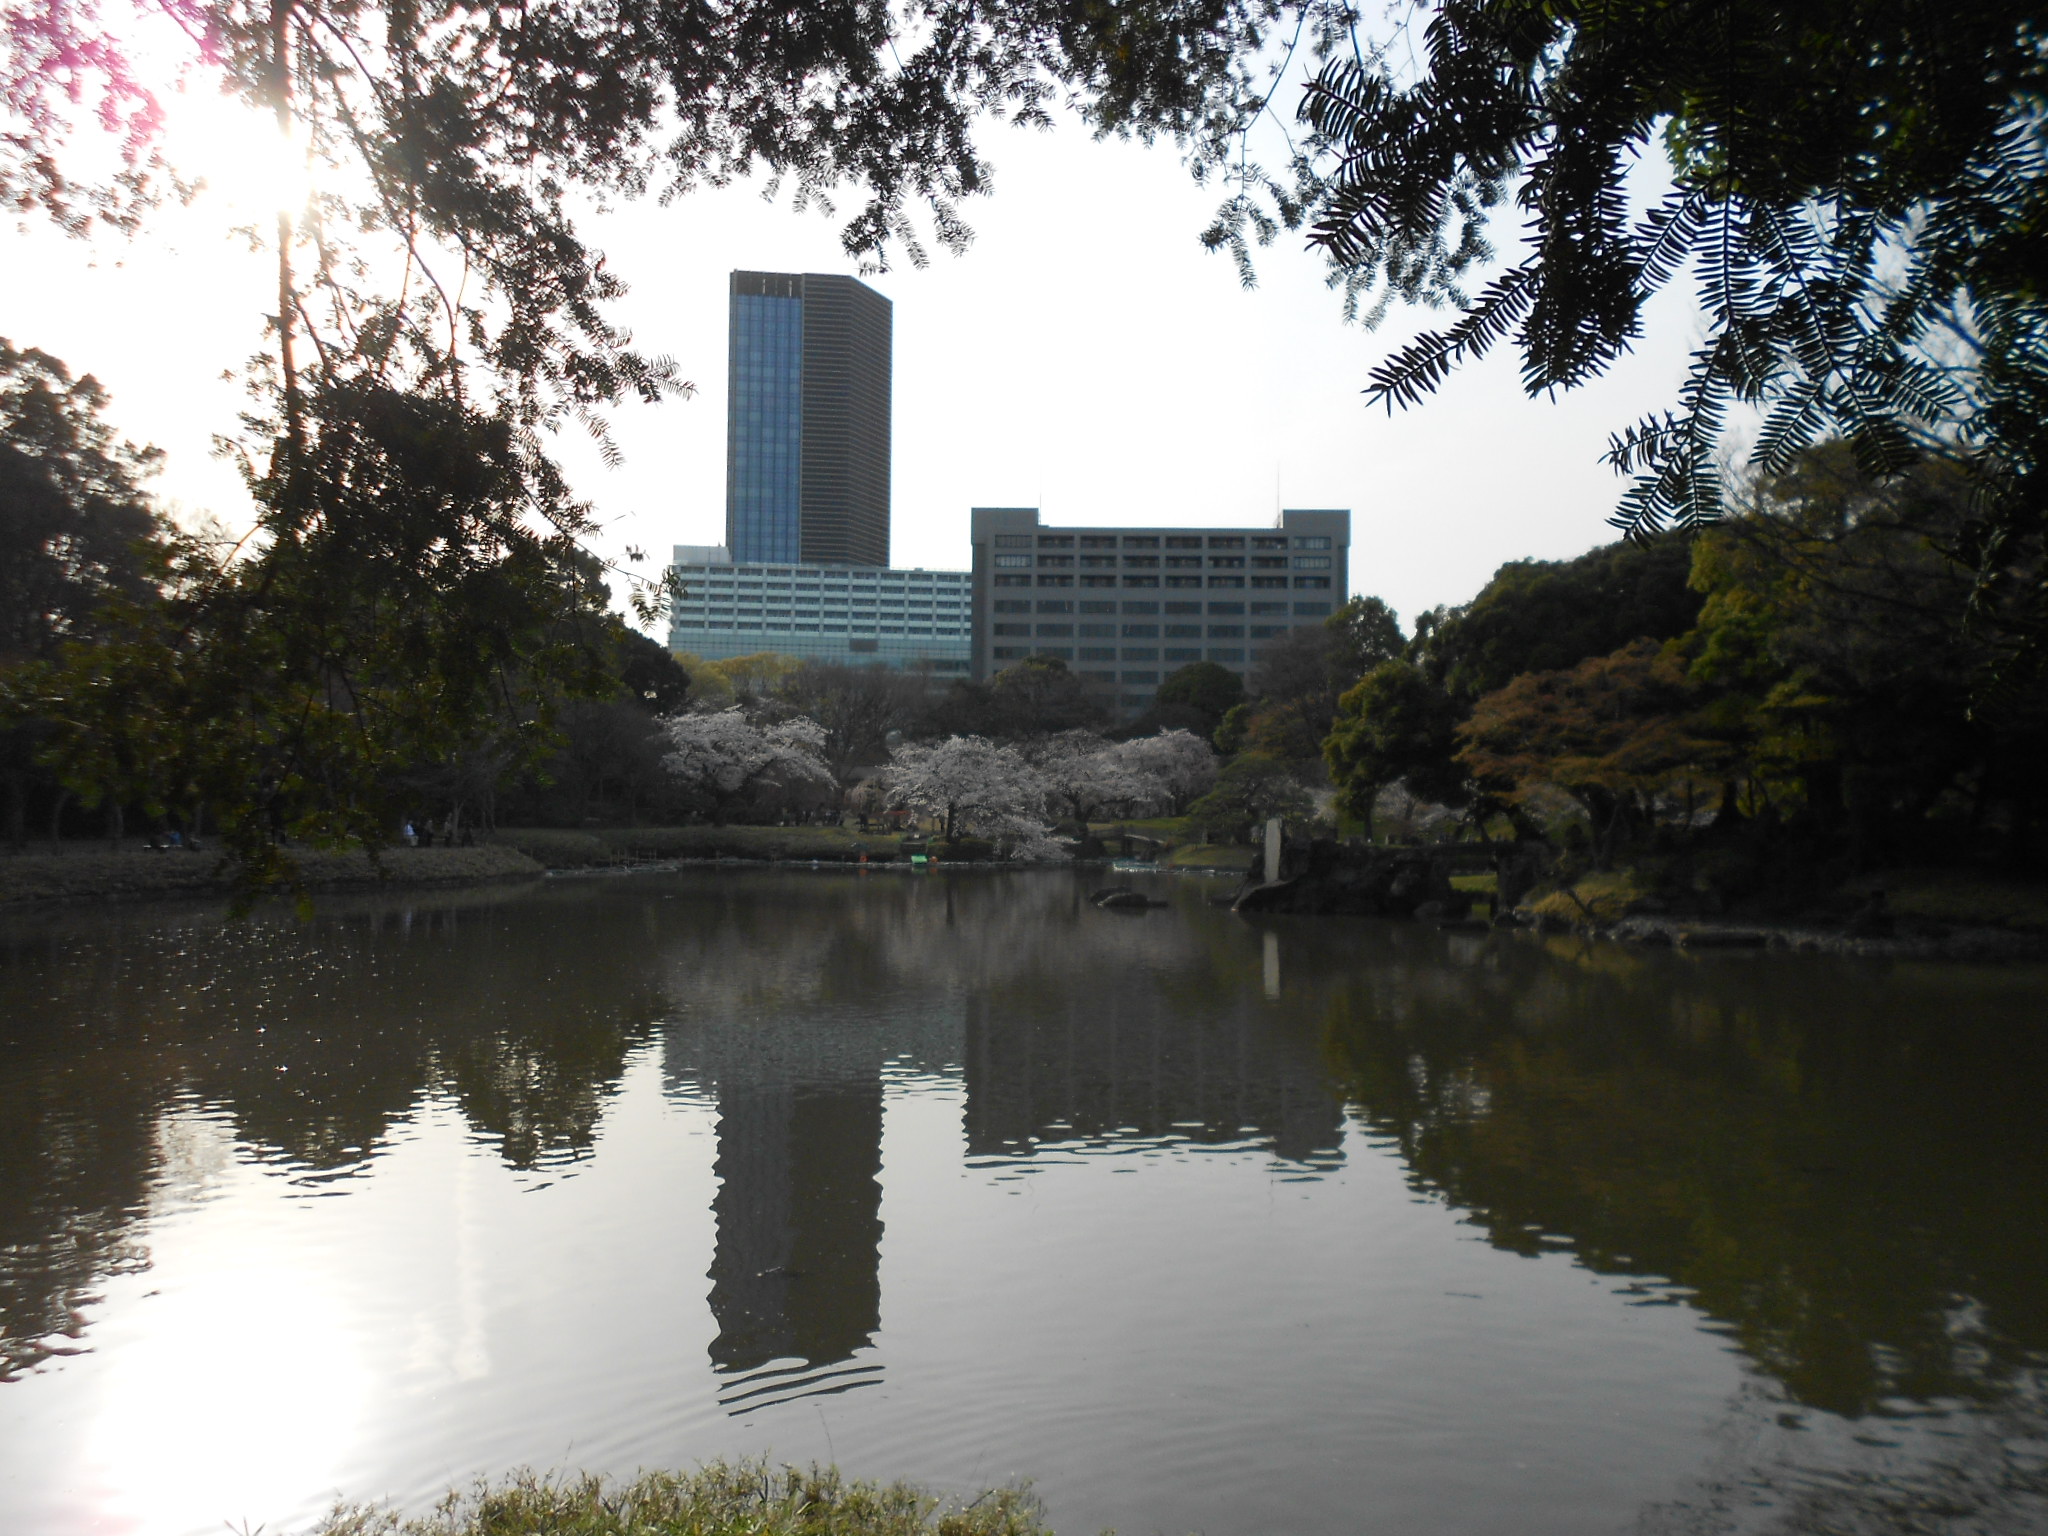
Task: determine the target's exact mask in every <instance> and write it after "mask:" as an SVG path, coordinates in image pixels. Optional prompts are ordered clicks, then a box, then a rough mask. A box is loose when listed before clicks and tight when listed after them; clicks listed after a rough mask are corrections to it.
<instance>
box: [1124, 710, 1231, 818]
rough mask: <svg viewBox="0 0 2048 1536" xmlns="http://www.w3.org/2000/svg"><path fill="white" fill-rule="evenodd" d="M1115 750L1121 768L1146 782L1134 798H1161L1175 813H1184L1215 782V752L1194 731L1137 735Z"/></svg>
mask: <svg viewBox="0 0 2048 1536" xmlns="http://www.w3.org/2000/svg"><path fill="white" fill-rule="evenodd" d="M1116 752H1117V757H1118V760H1119V761H1120V762H1121V763H1122V765H1123V767H1124V771H1125V772H1126V773H1127V774H1128V775H1129V776H1130V777H1131V778H1132V779H1133V780H1135V781H1137V782H1139V783H1142V784H1144V785H1146V786H1148V789H1147V792H1145V793H1143V794H1140V795H1139V796H1137V798H1139V799H1146V800H1153V801H1157V802H1161V803H1163V804H1164V805H1165V806H1166V808H1167V811H1168V812H1169V814H1171V815H1174V816H1180V815H1184V814H1185V813H1186V811H1187V808H1188V806H1189V804H1190V803H1191V802H1192V801H1194V800H1195V799H1196V798H1197V797H1198V796H1200V795H1203V794H1205V793H1207V792H1208V789H1209V787H1210V786H1211V785H1212V784H1214V783H1215V782H1216V754H1215V753H1214V752H1213V751H1211V750H1210V747H1209V744H1208V743H1207V742H1206V741H1204V740H1202V738H1201V737H1199V736H1197V735H1196V734H1195V733H1194V732H1193V731H1187V730H1172V731H1161V732H1159V734H1158V735H1156V736H1140V737H1137V738H1136V739H1135V740H1132V741H1127V742H1125V743H1124V744H1123V745H1122V746H1120V747H1118V748H1117V749H1116Z"/></svg>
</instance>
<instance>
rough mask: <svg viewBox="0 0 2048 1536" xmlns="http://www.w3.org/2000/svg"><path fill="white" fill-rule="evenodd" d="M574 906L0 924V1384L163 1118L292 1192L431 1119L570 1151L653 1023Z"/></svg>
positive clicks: (133, 1189) (608, 940)
mask: <svg viewBox="0 0 2048 1536" xmlns="http://www.w3.org/2000/svg"><path fill="white" fill-rule="evenodd" d="M612 915H613V914H612V913H609V912H608V911H607V910H606V908H605V907H604V906H603V905H602V904H600V903H594V902H591V901H589V900H587V899H581V898H580V896H579V897H578V898H572V899H570V900H567V901H547V900H525V901H508V900H507V899H506V898H505V896H504V895H503V894H501V893H490V892H466V893H448V894H445V895H439V896H432V897H424V898H417V899H412V900H407V901H392V900H390V899H388V898H384V899H377V898H353V899H351V898H337V899H332V900H329V901H326V902H323V905H322V915H321V916H320V918H319V919H318V920H317V921H316V922H314V923H312V924H309V925H300V924H298V923H297V922H295V921H294V920H293V919H291V918H290V917H288V916H282V915H278V916H263V917H259V918H257V919H256V920H254V921H251V922H248V923H243V924H231V923H227V922H224V921H223V920H222V919H221V917H220V915H219V913H218V912H217V911H214V910H206V909H195V908H191V907H186V908H181V909H149V908H135V909H116V910H115V911H113V912H111V913H109V912H105V911H99V912H93V913H84V914H64V915H62V916H57V917H44V918H28V919H16V920H14V921H12V922H10V923H9V924H7V925H6V927H5V929H4V938H0V1021H4V1022H0V1370H7V1369H18V1368H20V1367H21V1366H23V1365H25V1364H28V1363H32V1362H33V1361H34V1360H35V1359H37V1358H40V1357H41V1356H42V1355H44V1354H46V1353H47V1352H48V1347H47V1345H46V1344H45V1343H39V1342H38V1341H39V1340H45V1339H47V1338H48V1336H50V1335H51V1334H53V1333H57V1332H69V1333H70V1334H72V1335H74V1336H75V1335H76V1334H77V1333H78V1332H79V1331H80V1329H81V1327H82V1324H81V1322H80V1321H79V1320H78V1314H79V1311H80V1309H81V1308H83V1307H85V1306H86V1305H88V1304H89V1302H90V1299H91V1297H92V1295H93V1292H94V1290H95V1289H96V1287H97V1286H98V1284H99V1283H100V1281H101V1280H102V1279H103V1278H104V1277H105V1276H106V1275H107V1274H109V1273H111V1272H113V1271H114V1270H115V1269H116V1268H118V1267H121V1266H126V1265H134V1264H138V1263H142V1262H146V1255H145V1254H144V1253H143V1251H142V1250H141V1249H140V1248H139V1247H137V1246H136V1245H135V1243H134V1240H133V1235H132V1229H133V1224H134V1222H135V1220H136V1219H137V1218H138V1217H139V1216H141V1215H142V1214H144V1212H145V1210H146V1208H147V1205H148V1202H149V1200H150V1197H151V1194H152V1192H153V1190H154V1189H155V1188H156V1186H157V1184H158V1182H159V1178H160V1174H161V1162H162V1160H161V1156H160V1153H159V1149H158V1146H157V1129H158V1125H159V1123H160V1121H161V1118H162V1116H163V1115H164V1113H165V1112H166V1111H167V1110H168V1109H169V1108H171V1107H172V1106H174V1105H176V1106H182V1107H192V1108H198V1109H202V1110H205V1109H213V1110H217V1111H218V1112H219V1113H221V1114H222V1115H224V1116H225V1117H226V1119H227V1121H228V1123H229V1125H230V1126H231V1127H232V1130H233V1134H234V1135H235V1137H236V1138H237V1139H238V1140H239V1141H241V1142H242V1143H244V1144H245V1145H247V1146H250V1147H252V1148H254V1149H255V1151H256V1154H257V1155H258V1156H260V1157H264V1158H266V1159H269V1160H272V1161H275V1162H278V1163H280V1164H282V1165H284V1166H286V1167H288V1168H290V1169H292V1170H294V1172H295V1173H296V1174H297V1175H298V1176H299V1177H302V1178H330V1177H338V1176H343V1175H345V1174H346V1173H347V1172H349V1171H350V1170H352V1169H354V1168H356V1167H358V1166H360V1165H361V1163H362V1162H363V1160H364V1159H365V1158H366V1157H367V1156H369V1155H370V1154H371V1153H373V1152H374V1151H375V1150H376V1148H377V1146H378V1145H379V1144H380V1143H381V1142H382V1141H384V1140H385V1139H386V1137H388V1135H389V1134H390V1132H391V1130H392V1128H393V1126H394V1125H395V1124H396V1123H398V1122H401V1121H403V1120H405V1119H406V1118H407V1117H409V1116H410V1115H412V1114H413V1113H414V1111H415V1110H416V1108H417V1107H418V1105H419V1103H420V1102H421V1100H422V1099H423V1098H424V1097H427V1096H430V1095H435V1094H447V1095H449V1096H450V1097H452V1098H453V1099H454V1101H455V1102H456V1103H457V1105H458V1106H459V1107H460V1109H461V1110H462V1113H463V1114H464V1116H465V1118H467V1119H468V1121H469V1123H470V1124H471V1125H472V1126H473V1127H474V1128H475V1129H476V1130H477V1131H479V1132H480V1133H483V1134H485V1135H487V1136H489V1137H491V1138H493V1139H494V1140H495V1141H496V1143H497V1145H498V1147H499V1150H500V1154H501V1155H502V1156H503V1157H504V1158H505V1160H506V1161H507V1162H509V1163H511V1164H512V1165H513V1166H515V1167H520V1168H532V1167H537V1166H541V1165H543V1164H547V1163H551V1162H556V1161H561V1160H565V1159H573V1158H575V1157H577V1156H579V1155H581V1154H582V1152H583V1151H584V1150H585V1149H587V1148H588V1147H589V1145H590V1143H591V1141H592V1138H593V1136H594V1134H595V1131H596V1126H597V1123H598V1119H599V1117H600V1115H601V1114H602V1112H603V1107H604V1103H605V1101H606V1099H607V1097H608V1096H609V1095H610V1094H611V1093H612V1091H613V1090H614V1089H615V1088H616V1086H617V1084H618V1081H619V1078H620V1075H621V1073H622V1071H623V1069H624V1064H625V1059H626V1055H627V1053H628V1052H629V1051H630V1050H631V1049H632V1048H633V1047H634V1046H635V1045H636V1044H638V1043H640V1042H642V1041H644V1040H645V1039H646V1038H648V1037H649V1036H650V1035H651V1033H652V1030H653V1029H654V1027H655V1026H656V1023H657V1021H658V1020H659V1018H660V1016H661V1014H662V1013H663V1012H665V1011H666V1005H665V1002H664V1001H663V999H662V997H661V994H660V993H659V992H658V991H656V990H655V988H654V986H653V983H652V979H651V969H652V957H651V956H650V955H649V954H648V953H646V952H645V950H644V948H642V947H641V946H640V945H639V944H638V943H637V942H636V941H635V937H634V936H633V935H630V934H627V933H624V932H622V931H621V930H620V929H619V927H618V925H617V924H616V923H615V922H613V921H610V920H609V919H610V917H611V916H612Z"/></svg>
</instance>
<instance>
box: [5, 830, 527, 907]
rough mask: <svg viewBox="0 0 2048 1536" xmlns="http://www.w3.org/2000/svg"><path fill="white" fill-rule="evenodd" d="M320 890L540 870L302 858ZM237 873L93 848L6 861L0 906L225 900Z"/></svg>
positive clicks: (212, 858) (177, 856)
mask: <svg viewBox="0 0 2048 1536" xmlns="http://www.w3.org/2000/svg"><path fill="white" fill-rule="evenodd" d="M295 857H296V858H297V859H298V861H299V866H300V868H301V869H302V870H303V871H304V874H305V880H306V884H307V885H308V886H310V887H311V888H312V889H314V890H321V891H346V890H360V889H372V888H376V887H380V886H410V885H453V884H466V883H468V882H471V881H478V880H509V879H518V878H521V877H525V878H531V877H533V876H536V875H538V874H540V873H541V866H540V865H539V864H537V863H536V862H535V861H534V860H532V859H530V858H527V857H526V856H525V855H524V854H522V853H520V852H519V851H518V850H517V849H514V848H507V847H484V848H390V849H386V850H385V852H384V853H383V855H382V856H381V859H380V861H379V862H378V863H377V864H372V863H371V861H370V857H369V855H368V854H366V853H363V852H361V851H359V850H358V851H353V852H337V853H318V852H313V851H310V850H304V851H300V852H298V853H297V854H295ZM233 884H234V880H233V871H232V870H231V869H228V868H224V867H223V866H222V863H221V860H220V858H219V857H218V856H217V855H215V854H213V853H181V852H163V853H157V852H150V851H148V850H146V849H140V848H105V847H100V846H97V845H92V844H87V845H83V846H80V847H77V848H72V849H67V850H65V851H64V852H61V853H57V852H43V853H25V854H7V855H0V903H12V902H32V901H87V900H107V899H113V898H132V897H147V896H208V895H225V894H227V893H228V892H229V891H230V890H231V889H232V888H233Z"/></svg>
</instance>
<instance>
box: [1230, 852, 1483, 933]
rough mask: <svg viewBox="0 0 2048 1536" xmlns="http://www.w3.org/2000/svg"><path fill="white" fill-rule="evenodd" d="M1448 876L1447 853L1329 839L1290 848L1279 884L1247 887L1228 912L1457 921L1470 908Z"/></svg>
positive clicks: (1270, 882)
mask: <svg viewBox="0 0 2048 1536" xmlns="http://www.w3.org/2000/svg"><path fill="white" fill-rule="evenodd" d="M1466 851H1467V852H1468V853H1469V850H1466ZM1451 871H1452V854H1451V852H1450V850H1448V849H1445V848H1428V847H1409V848H1398V847H1397V848H1386V847H1376V846H1367V847H1357V846H1350V845H1346V844H1341V843H1337V842H1334V841H1330V840H1328V839H1318V840H1317V841H1315V842H1311V843H1290V844H1288V845H1287V848H1286V850H1285V851H1284V853H1283V854H1282V857H1281V860H1280V878H1279V879H1277V880H1266V881H1262V882H1259V883H1255V884H1251V885H1248V886H1247V887H1246V889H1245V890H1244V891H1242V892H1241V893H1240V894H1239V895H1238V898H1237V900H1236V902H1235V903H1233V905H1232V910H1233V911H1237V912H1248V913H1267V912H1271V913H1283V912H1284V913H1300V914H1306V915H1316V916H1349V917H1418V916H1419V917H1424V918H1448V919H1459V918H1463V917H1465V916H1466V915H1467V914H1468V913H1469V912H1470V911H1471V910H1472V902H1471V899H1470V898H1469V897H1467V896H1466V895H1465V893H1464V892H1463V891H1460V890H1458V889H1457V888H1456V887H1455V886H1453V885H1452V884H1451Z"/></svg>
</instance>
